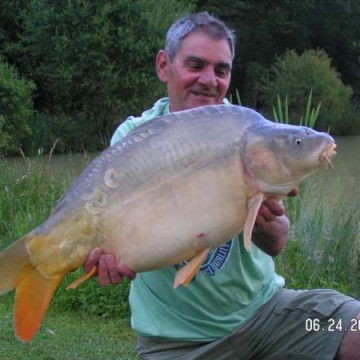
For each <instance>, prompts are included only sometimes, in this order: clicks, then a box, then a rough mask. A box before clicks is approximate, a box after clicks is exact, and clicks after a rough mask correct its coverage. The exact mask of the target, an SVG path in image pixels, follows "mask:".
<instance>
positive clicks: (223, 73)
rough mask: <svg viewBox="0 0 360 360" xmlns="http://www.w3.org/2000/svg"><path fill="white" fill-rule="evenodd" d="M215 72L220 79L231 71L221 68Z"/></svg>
mask: <svg viewBox="0 0 360 360" xmlns="http://www.w3.org/2000/svg"><path fill="white" fill-rule="evenodd" d="M215 71H216V75H217V76H219V77H225V76H227V75H228V73H229V70H228V69H226V68H219V69H216V70H215Z"/></svg>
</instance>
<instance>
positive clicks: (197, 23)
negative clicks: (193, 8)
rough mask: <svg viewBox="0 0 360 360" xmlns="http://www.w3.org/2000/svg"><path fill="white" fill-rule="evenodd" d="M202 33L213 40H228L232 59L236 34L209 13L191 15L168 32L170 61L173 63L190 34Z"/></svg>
mask: <svg viewBox="0 0 360 360" xmlns="http://www.w3.org/2000/svg"><path fill="white" fill-rule="evenodd" d="M194 31H201V32H203V33H204V34H206V35H208V36H209V37H211V38H213V39H219V40H222V39H226V40H227V41H228V42H229V46H230V50H231V55H232V58H234V54H235V34H234V31H233V30H231V29H229V28H228V27H227V26H226V25H225V23H223V22H222V21H221V20H219V19H217V18H215V17H213V16H211V15H210V14H209V13H208V12H201V13H196V14H191V15H187V16H184V17H182V18H180V19H178V20H177V21H176V22H175V23H174V24H173V25H172V26H171V27H170V29H169V30H168V32H167V34H166V41H165V51H166V53H167V55H168V56H169V59H170V61H173V60H174V58H175V56H176V54H177V52H178V51H179V50H180V47H181V43H182V41H183V40H184V39H185V38H186V36H188V35H189V34H190V33H192V32H194Z"/></svg>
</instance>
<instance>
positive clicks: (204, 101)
mask: <svg viewBox="0 0 360 360" xmlns="http://www.w3.org/2000/svg"><path fill="white" fill-rule="evenodd" d="M217 104H219V102H217V100H216V99H215V98H212V97H208V96H199V97H198V98H196V99H193V100H192V101H190V102H189V104H188V105H189V107H188V108H189V109H191V108H196V107H200V106H207V105H217Z"/></svg>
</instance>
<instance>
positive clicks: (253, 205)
mask: <svg viewBox="0 0 360 360" xmlns="http://www.w3.org/2000/svg"><path fill="white" fill-rule="evenodd" d="M263 200H264V194H263V193H258V194H256V195H255V196H253V197H251V198H250V199H249V200H248V204H247V210H248V214H247V216H246V220H245V225H244V246H245V249H246V250H247V251H250V245H251V236H252V231H253V228H254V224H255V220H256V216H257V214H258V211H259V208H260V206H261V204H262V202H263Z"/></svg>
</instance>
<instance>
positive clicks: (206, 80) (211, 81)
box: [198, 68, 217, 86]
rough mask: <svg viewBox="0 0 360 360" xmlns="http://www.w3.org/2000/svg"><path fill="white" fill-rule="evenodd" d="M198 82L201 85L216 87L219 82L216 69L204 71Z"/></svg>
mask: <svg viewBox="0 0 360 360" xmlns="http://www.w3.org/2000/svg"><path fill="white" fill-rule="evenodd" d="M198 81H199V83H200V84H202V85H205V86H216V84H217V80H216V75H215V72H214V69H211V68H206V69H203V71H202V72H201V75H200V77H199V80H198Z"/></svg>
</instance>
